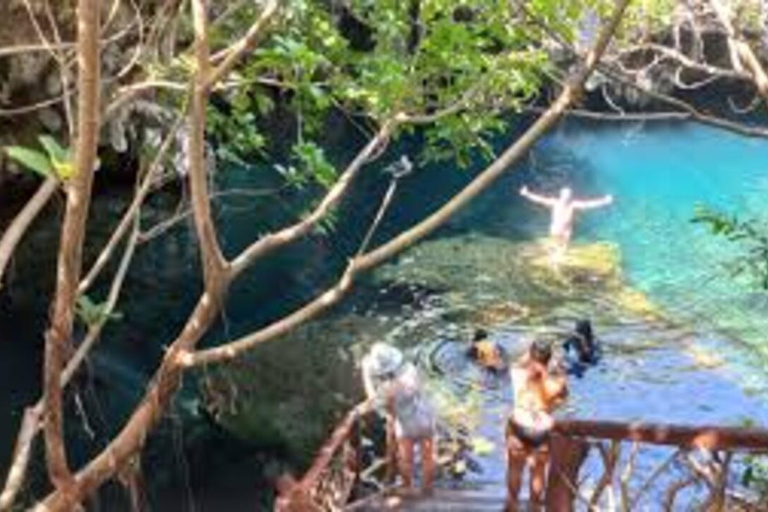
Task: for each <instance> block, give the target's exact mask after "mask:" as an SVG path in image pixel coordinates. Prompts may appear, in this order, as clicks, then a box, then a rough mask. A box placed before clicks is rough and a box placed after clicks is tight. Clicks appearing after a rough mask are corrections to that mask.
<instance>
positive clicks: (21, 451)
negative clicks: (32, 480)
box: [0, 401, 43, 512]
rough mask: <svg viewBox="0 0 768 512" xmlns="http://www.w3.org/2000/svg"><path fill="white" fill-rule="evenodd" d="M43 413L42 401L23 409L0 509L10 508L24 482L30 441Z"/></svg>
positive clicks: (30, 445)
mask: <svg viewBox="0 0 768 512" xmlns="http://www.w3.org/2000/svg"><path fill="white" fill-rule="evenodd" d="M42 415H43V403H42V401H40V402H38V403H37V404H36V405H35V406H34V407H28V408H27V409H25V410H24V416H23V418H22V420H21V426H20V427H19V434H18V436H17V437H16V446H15V447H14V449H13V458H12V459H11V461H12V463H11V465H10V468H9V469H8V478H7V479H6V481H5V487H4V488H3V493H2V494H0V511H3V512H6V511H8V510H11V506H12V505H13V502H14V500H15V499H16V495H17V494H18V493H19V490H21V486H22V484H23V483H24V479H25V475H26V473H27V467H28V465H29V456H30V453H31V451H32V441H34V439H35V436H36V435H37V432H38V431H39V430H40V420H41V417H42Z"/></svg>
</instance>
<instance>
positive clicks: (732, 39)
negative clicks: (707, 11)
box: [709, 0, 768, 106]
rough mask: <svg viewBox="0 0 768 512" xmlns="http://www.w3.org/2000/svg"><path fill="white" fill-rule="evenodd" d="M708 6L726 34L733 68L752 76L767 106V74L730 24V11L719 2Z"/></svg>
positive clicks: (710, 3) (710, 1)
mask: <svg viewBox="0 0 768 512" xmlns="http://www.w3.org/2000/svg"><path fill="white" fill-rule="evenodd" d="M709 5H710V6H711V7H712V10H713V11H715V14H716V15H717V19H718V20H719V21H720V24H722V25H723V28H724V29H725V32H726V34H727V37H728V48H729V50H730V54H731V62H732V64H733V68H734V69H735V70H736V71H741V72H744V70H746V72H748V73H749V74H750V75H751V76H752V81H753V83H754V84H755V87H756V88H757V90H758V92H759V93H760V96H762V97H763V100H764V101H765V103H766V106H768V74H766V72H765V70H764V69H763V67H762V65H761V64H760V61H759V60H758V59H757V57H756V56H755V53H754V52H753V51H752V48H750V46H749V44H747V42H746V41H744V40H743V39H741V37H740V34H738V33H737V32H736V29H735V28H734V26H733V23H732V22H731V16H732V13H731V12H730V10H729V9H728V8H727V7H726V6H725V5H723V4H722V3H721V2H720V0H709Z"/></svg>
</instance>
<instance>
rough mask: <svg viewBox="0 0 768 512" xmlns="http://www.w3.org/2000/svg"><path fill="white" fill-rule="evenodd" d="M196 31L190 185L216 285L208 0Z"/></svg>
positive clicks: (219, 259)
mask: <svg viewBox="0 0 768 512" xmlns="http://www.w3.org/2000/svg"><path fill="white" fill-rule="evenodd" d="M192 19H193V26H194V31H195V60H196V67H195V76H194V88H193V91H192V100H191V107H190V115H189V187H190V195H191V200H192V210H193V213H194V221H195V231H196V232H197V238H198V242H199V245H200V257H201V260H202V265H203V277H204V280H205V286H206V288H211V289H212V288H215V287H216V286H217V283H216V282H217V281H219V280H220V279H221V277H222V276H223V273H224V271H225V269H226V265H227V262H226V260H225V259H224V254H223V253H222V252H221V246H220V245H219V240H218V236H217V234H216V227H215V226H214V223H213V218H212V213H211V203H210V198H209V197H208V179H207V176H208V169H207V165H206V158H205V117H206V108H207V106H208V86H209V78H208V77H209V76H210V71H209V70H210V60H209V59H210V55H209V50H208V12H207V5H206V1H205V0H192Z"/></svg>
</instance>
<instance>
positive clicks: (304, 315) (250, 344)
mask: <svg viewBox="0 0 768 512" xmlns="http://www.w3.org/2000/svg"><path fill="white" fill-rule="evenodd" d="M396 189H397V178H393V180H392V182H391V183H390V186H389V188H388V190H387V192H386V194H384V198H383V199H382V201H381V205H380V206H379V209H378V211H377V212H376V216H375V217H374V219H373V222H372V223H371V226H370V228H368V232H367V233H366V235H365V237H364V238H363V241H362V243H361V244H360V248H359V249H358V251H357V254H356V255H355V257H353V258H352V259H351V260H350V262H349V265H348V266H347V269H346V270H345V271H344V274H343V275H342V276H341V279H339V281H338V282H337V283H336V285H335V286H333V287H332V288H330V289H329V290H327V291H326V292H324V293H323V294H322V295H320V296H319V297H317V298H316V299H315V300H313V301H311V302H310V303H308V304H306V305H305V306H303V307H302V308H300V309H298V310H297V311H294V312H293V313H291V314H290V315H288V316H286V317H285V318H283V319H281V320H278V321H277V322H274V323H272V324H270V325H269V326H267V327H265V328H263V329H261V330H259V331H256V332H254V333H251V334H249V335H247V336H244V337H242V338H240V339H237V340H235V341H232V342H229V343H227V344H225V345H221V346H218V347H214V348H211V349H206V350H201V351H197V352H195V353H190V354H185V355H183V356H182V361H183V364H185V365H187V366H199V365H207V364H213V363H220V362H223V361H227V360H231V359H234V358H235V357H237V356H239V355H241V354H243V353H244V352H246V351H248V350H251V349H252V348H254V347H255V346H257V345H259V344H261V343H264V342H265V341H269V340H271V339H274V338H276V337H277V336H280V335H282V334H285V333H287V332H289V331H290V330H292V329H294V328H296V327H297V326H298V325H301V324H302V323H304V322H306V321H307V320H309V319H311V318H314V317H315V316H317V315H318V314H320V313H322V312H323V311H325V310H327V309H328V308H330V307H331V306H333V305H334V304H336V303H337V302H338V301H339V300H341V299H342V297H344V295H345V294H346V293H347V291H349V289H350V288H351V287H352V282H353V279H354V277H355V275H356V274H357V273H358V270H359V269H358V268H357V262H358V261H360V260H361V259H363V258H364V253H365V250H366V248H367V246H368V243H369V242H370V241H371V239H372V238H373V234H374V233H375V232H376V229H377V228H378V226H379V223H380V222H381V219H382V218H383V217H384V213H385V212H386V211H387V209H388V208H389V205H390V203H391V202H392V198H393V197H394V194H395V190H396Z"/></svg>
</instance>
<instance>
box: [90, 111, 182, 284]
mask: <svg viewBox="0 0 768 512" xmlns="http://www.w3.org/2000/svg"><path fill="white" fill-rule="evenodd" d="M185 112H186V108H183V109H182V111H181V112H180V113H179V117H178V118H177V120H176V122H175V123H174V125H173V126H172V127H171V128H170V130H169V131H168V133H167V134H166V136H165V139H164V140H163V142H162V143H161V144H160V148H159V149H158V150H157V153H156V154H155V158H154V160H153V161H152V163H151V164H150V166H149V169H148V170H147V172H146V174H145V176H144V179H143V180H142V182H141V185H140V186H139V189H138V190H137V191H136V193H135V194H134V196H133V199H132V200H131V204H130V205H129V206H128V209H127V210H126V211H125V213H124V214H123V216H122V218H121V219H120V222H119V223H118V225H117V227H116V228H115V230H114V231H113V232H112V235H111V236H110V238H109V241H108V242H107V244H106V245H105V246H104V248H103V249H102V250H101V252H100V253H99V256H98V257H97V258H96V261H95V262H94V263H93V266H92V267H91V269H90V270H89V271H88V273H87V274H86V276H85V277H84V278H83V279H82V280H81V281H80V284H79V285H78V288H77V292H78V293H80V294H82V293H85V291H86V290H88V288H90V287H91V285H93V282H94V281H95V280H96V278H97V277H98V275H99V273H100V272H101V271H102V270H103V269H104V266H105V265H106V264H107V262H109V260H110V258H111V257H112V253H113V252H114V251H115V248H116V247H117V245H118V244H119V243H120V241H121V240H122V239H123V237H124V236H125V234H126V233H127V232H128V228H129V227H130V226H131V222H132V221H133V220H134V218H136V217H137V216H138V213H139V209H140V207H141V205H142V203H143V202H144V199H146V197H147V195H148V194H149V192H150V190H151V189H152V184H153V183H154V181H155V177H156V175H157V173H158V172H159V170H160V169H161V168H162V166H163V159H164V158H165V155H166V153H168V150H169V149H170V148H171V145H172V144H173V140H174V137H175V136H176V133H177V132H178V131H179V128H181V125H182V123H183V122H184V116H185Z"/></svg>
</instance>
